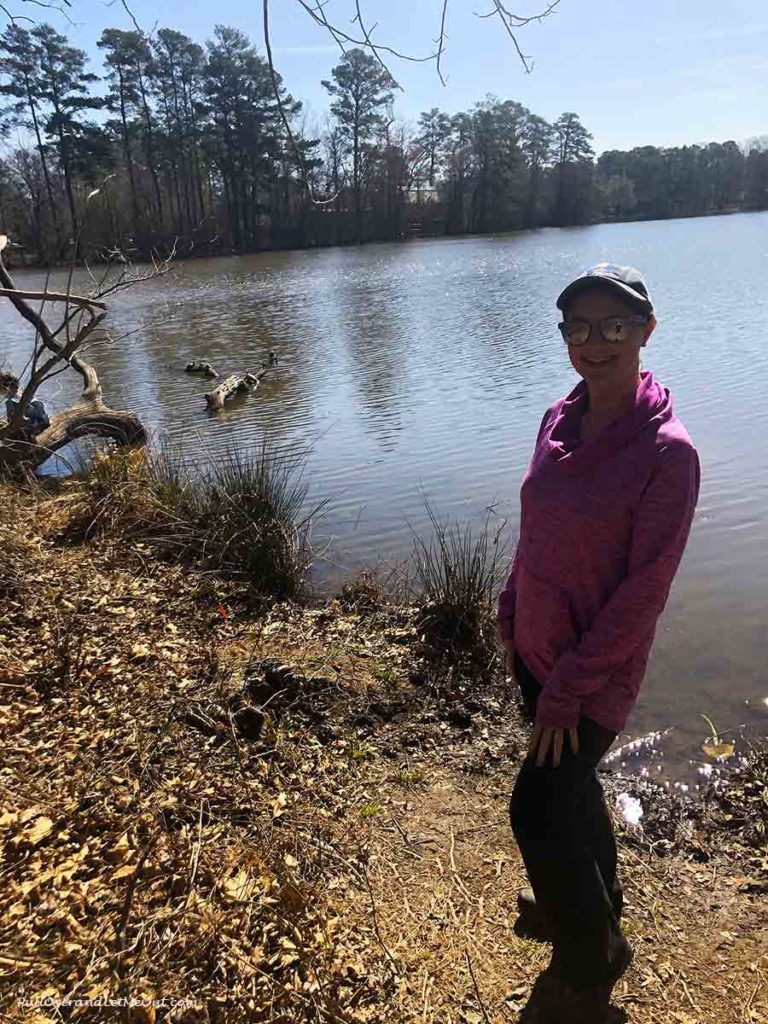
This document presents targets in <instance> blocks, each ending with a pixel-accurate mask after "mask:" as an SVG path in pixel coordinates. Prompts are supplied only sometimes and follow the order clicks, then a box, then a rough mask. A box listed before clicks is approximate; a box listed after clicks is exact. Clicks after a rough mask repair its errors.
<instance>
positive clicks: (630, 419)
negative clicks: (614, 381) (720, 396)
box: [547, 370, 674, 473]
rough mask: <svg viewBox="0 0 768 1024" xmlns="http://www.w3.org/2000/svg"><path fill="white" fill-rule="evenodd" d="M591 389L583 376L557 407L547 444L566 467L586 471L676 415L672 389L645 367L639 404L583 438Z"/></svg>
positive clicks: (640, 387)
mask: <svg viewBox="0 0 768 1024" xmlns="http://www.w3.org/2000/svg"><path fill="white" fill-rule="evenodd" d="M588 399H589V392H588V388H587V383H586V381H585V380H583V379H582V380H580V381H579V383H578V384H577V385H576V387H575V388H574V389H573V391H571V393H570V394H569V395H567V396H566V397H565V398H564V399H563V400H562V403H561V404H560V406H559V408H557V409H556V413H555V419H554V422H553V424H552V428H551V431H550V433H549V437H548V439H547V445H548V450H549V455H550V457H551V458H552V459H554V460H555V461H557V462H559V463H561V466H562V468H563V469H564V470H568V471H569V472H573V473H583V472H586V471H587V470H588V469H589V468H590V467H591V466H593V465H595V463H598V462H601V461H602V460H603V459H605V458H607V457H608V456H610V455H612V454H613V453H614V452H616V451H618V450H619V448H621V447H622V446H623V445H625V444H627V443H628V442H629V441H632V440H633V439H635V438H636V437H637V435H638V434H639V433H641V432H643V433H644V432H645V431H651V432H652V433H653V435H654V436H655V435H656V433H657V432H658V430H659V428H660V427H661V425H662V424H663V423H666V422H668V421H669V420H670V419H672V417H673V416H674V410H673V407H672V393H671V391H670V390H669V388H666V387H664V385H663V384H659V382H658V381H656V380H654V377H653V374H652V373H651V371H650V370H641V372H640V383H639V384H638V387H637V392H636V394H635V407H634V409H630V410H629V411H628V412H626V413H623V414H622V415H621V416H619V417H617V418H616V419H615V420H613V421H612V422H611V423H609V424H607V426H606V427H604V428H603V430H601V431H600V433H599V434H598V435H597V436H596V437H594V438H592V440H590V441H587V442H584V441H582V440H581V437H580V433H581V420H582V417H583V416H584V413H585V412H586V409H587V404H588Z"/></svg>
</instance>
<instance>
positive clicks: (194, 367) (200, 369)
mask: <svg viewBox="0 0 768 1024" xmlns="http://www.w3.org/2000/svg"><path fill="white" fill-rule="evenodd" d="M184 372H185V373H202V374H203V375H204V376H206V377H210V378H211V379H212V380H213V379H214V378H218V376H219V375H218V373H216V371H215V370H214V368H213V367H212V366H211V364H210V363H200V362H195V361H192V362H191V363H187V365H186V366H185V367H184Z"/></svg>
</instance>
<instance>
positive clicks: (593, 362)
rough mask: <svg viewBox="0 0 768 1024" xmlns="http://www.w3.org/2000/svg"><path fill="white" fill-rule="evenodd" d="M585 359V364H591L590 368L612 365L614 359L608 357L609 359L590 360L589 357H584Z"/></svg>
mask: <svg viewBox="0 0 768 1024" xmlns="http://www.w3.org/2000/svg"><path fill="white" fill-rule="evenodd" d="M583 358H584V362H585V363H589V364H590V366H602V365H603V364H604V363H610V362H611V361H612V360H613V358H614V357H613V356H608V358H607V359H588V358H587V356H584V357H583Z"/></svg>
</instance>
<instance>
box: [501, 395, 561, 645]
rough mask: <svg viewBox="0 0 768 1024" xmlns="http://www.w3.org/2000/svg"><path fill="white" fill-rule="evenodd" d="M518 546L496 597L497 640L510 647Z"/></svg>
mask: <svg viewBox="0 0 768 1024" xmlns="http://www.w3.org/2000/svg"><path fill="white" fill-rule="evenodd" d="M553 408H554V407H553V406H550V407H549V408H548V409H547V411H546V412H545V413H544V416H543V417H542V420H541V423H540V425H539V432H538V434H537V435H536V445H537V446H538V444H539V442H540V441H541V435H542V434H543V433H544V428H545V426H546V424H547V420H548V419H549V415H550V413H551V412H552V409H553ZM519 547H520V544H519V542H518V545H517V547H516V548H515V554H514V556H513V558H512V566H511V568H510V571H509V575H508V576H507V581H506V583H505V584H504V586H503V588H502V590H501V593H500V594H499V597H498V603H497V612H496V623H497V626H498V630H499V638H500V639H501V642H502V643H503V644H504V645H505V646H511V645H512V638H513V636H514V623H515V586H516V579H517V552H518V550H519Z"/></svg>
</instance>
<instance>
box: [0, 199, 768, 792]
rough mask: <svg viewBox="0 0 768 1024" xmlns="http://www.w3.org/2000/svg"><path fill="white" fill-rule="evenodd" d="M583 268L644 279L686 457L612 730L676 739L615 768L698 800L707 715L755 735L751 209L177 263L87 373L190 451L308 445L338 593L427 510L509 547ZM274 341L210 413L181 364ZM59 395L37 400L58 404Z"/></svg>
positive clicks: (764, 569)
mask: <svg viewBox="0 0 768 1024" xmlns="http://www.w3.org/2000/svg"><path fill="white" fill-rule="evenodd" d="M599 260H610V261H612V262H617V263H631V264H634V265H635V266H637V267H639V268H640V269H641V271H642V272H643V273H644V275H645V276H646V278H647V280H648V283H649V287H650V289H651V293H652V296H653V298H654V301H655V304H656V308H657V316H658V320H659V325H658V327H657V328H656V331H655V333H654V334H653V337H652V338H651V340H650V342H649V343H648V346H647V347H646V349H644V350H643V364H644V368H646V369H650V370H652V371H653V373H654V375H655V376H656V377H657V378H658V379H659V380H660V381H661V382H662V383H663V384H665V385H667V386H668V387H669V388H670V389H671V391H672V393H673V398H674V403H675V409H676V411H677V414H678V415H679V416H680V418H681V419H682V421H683V422H684V424H685V425H686V427H687V429H688V431H689V433H690V435H691V437H692V439H693V441H694V444H695V445H696V446H697V448H698V450H699V453H700V457H701V463H702V485H701V495H700V499H699V505H698V509H697V515H696V520H695V522H694V526H693V529H692V533H691V537H690V540H689V543H688V548H687V550H686V553H685V555H684V558H683V562H682V564H681V567H680V570H679V572H678V575H677V578H676V580H675V583H674V585H673V588H672V592H671V595H670V598H669V601H668V603H667V607H666V609H665V612H664V615H663V618H662V620H661V622H660V624H659V628H658V631H657V638H656V643H655V646H654V649H653V653H652V656H651V660H650V662H649V668H648V674H647V677H646V680H645V683H644V686H643V690H642V693H641V697H640V699H639V701H638V704H637V706H636V708H635V710H634V712H633V715H632V718H631V720H630V723H629V727H628V729H629V734H630V736H638V735H641V734H644V733H647V732H649V731H651V730H658V729H665V728H667V727H672V731H671V732H670V733H669V734H668V735H667V736H666V737H665V738H664V740H663V742H662V743H660V744H659V750H658V752H657V754H655V755H653V757H651V760H650V761H649V756H648V755H647V754H641V755H636V756H635V757H634V758H633V757H630V758H629V759H628V762H627V768H628V769H629V768H630V767H631V766H634V765H640V764H641V763H642V764H643V765H645V766H648V765H649V764H650V767H651V770H652V771H653V772H656V771H657V767H656V761H655V760H654V758H655V759H656V760H658V763H659V764H661V765H664V764H667V765H668V769H667V771H668V772H669V773H670V775H669V777H677V778H678V780H681V779H687V780H688V781H689V782H690V783H691V784H695V783H696V782H697V781H698V782H700V781H701V779H700V778H698V777H697V776H696V765H695V764H692V763H691V760H693V761H696V760H697V759H698V760H700V761H705V760H706V758H705V757H704V756H703V755H702V754H701V753H700V752H699V751H698V748H699V746H700V744H701V742H702V740H703V739H704V737H705V735H706V733H707V732H708V727H707V726H706V724H705V723H704V721H703V719H702V718H701V717H700V713H701V712H704V713H706V714H707V715H709V716H710V718H712V719H713V720H714V722H715V724H716V725H717V727H718V729H719V730H721V731H726V730H737V733H736V735H738V734H739V733H740V731H741V730H740V728H739V727H741V726H746V727H747V733H748V734H749V733H750V732H752V733H762V734H763V735H765V734H766V733H768V704H766V699H767V698H768V678H767V676H768V672H767V671H766V664H767V663H768V630H767V629H766V623H767V622H768V556H767V555H766V549H767V546H768V521H767V520H766V514H765V510H766V508H767V507H768V440H767V438H768V402H767V401H766V396H767V395H768V284H767V282H768V213H759V214H739V215H734V216H727V217H711V218H701V219H692V220H674V221H656V222H647V223H637V224H615V225H600V226H594V227H583V228H571V229H546V230H539V231H533V232H525V233H519V234H515V235H505V236H497V237H483V238H477V237H473V238H462V239H455V240H453V239H440V240H424V241H411V242H407V243H394V244H382V245H368V246H364V247H361V248H343V249H333V250H323V251H309V252H288V253H269V254H261V255H252V256H244V257H239V258H225V259H216V260H206V261H200V262H188V263H185V264H180V265H179V266H178V267H177V269H176V270H175V271H174V272H173V273H172V274H171V275H169V276H167V277H165V278H163V279H161V280H155V281H152V282H150V283H147V284H144V285H141V286H139V287H137V288H135V289H133V290H131V291H129V292H126V293H123V294H121V295H118V296H116V297H115V298H114V301H113V303H112V306H111V313H110V317H109V321H108V322H109V324H110V328H111V331H112V334H113V335H114V337H115V340H114V341H113V342H112V343H111V344H109V345H107V344H105V343H101V342H100V343H98V345H97V346H96V347H97V352H96V354H95V357H94V361H95V362H96V363H97V365H98V367H99V369H100V376H101V381H102V384H103V387H104V393H105V397H106V399H107V401H108V402H109V403H110V404H111V405H113V406H115V407H118V408H119V407H132V408H133V409H135V410H137V411H138V412H139V413H141V414H142V415H143V416H144V418H145V420H146V422H147V423H148V424H149V425H150V426H151V428H152V429H153V430H154V431H156V432H157V434H158V435H161V436H164V437H167V438H169V439H172V440H175V441H177V442H179V443H180V444H181V445H182V446H183V448H184V450H185V452H186V454H187V455H188V456H190V457H193V458H195V459H198V460H201V461H204V460H209V459H214V458H216V456H217V454H218V453H221V452H222V451H224V450H225V449H226V448H227V446H229V445H232V444H235V445H237V446H239V447H246V446H248V445H251V444H254V443H257V442H259V441H260V440H261V438H262V436H263V435H265V434H266V435H268V437H269V439H270V440H271V442H272V443H273V445H276V446H278V447H282V446H285V447H286V448H287V447H289V446H291V445H295V444H297V443H298V444H300V445H301V446H305V447H307V448H308V450H309V454H308V464H307V475H308V480H309V482H310V484H311V489H310V499H311V500H317V499H319V498H321V497H325V496H329V497H330V498H331V509H330V510H329V511H328V512H327V513H326V515H325V517H324V519H323V520H322V522H320V523H319V524H318V525H317V526H316V527H315V530H314V534H313V537H314V541H315V544H316V545H317V546H319V547H323V546H325V545H329V547H328V549H327V550H326V551H325V553H324V555H322V556H321V557H318V559H317V561H316V564H315V569H314V573H315V576H314V579H315V580H316V581H317V582H319V583H322V584H327V585H330V586H336V585H338V584H339V583H340V582H341V581H343V580H344V579H345V578H348V577H349V576H350V575H352V574H353V572H354V571H355V569H356V568H357V567H358V566H359V565H361V564H363V563H365V562H368V561H372V560H375V559H378V558H385V559H389V560H394V561H397V560H402V559H404V558H405V557H406V556H407V555H408V554H409V552H410V550H411V547H412V533H411V529H410V527H411V526H412V527H413V528H414V529H415V530H416V531H417V532H418V533H419V534H420V535H423V536H426V535H427V526H428V517H427V512H426V508H425V504H424V502H425V498H426V499H427V500H428V501H429V503H430V505H432V507H433V508H434V509H435V510H436V511H437V513H438V514H439V516H441V517H450V518H451V519H452V520H458V521H459V523H461V524H465V523H468V522H472V523H476V524H477V526H478V527H479V526H480V525H481V524H482V522H483V520H484V519H485V516H486V514H487V513H486V510H487V509H488V508H489V507H490V508H492V509H493V514H494V515H498V516H500V517H502V519H506V520H507V525H506V527H505V534H504V536H505V537H506V538H507V539H508V541H509V542H510V544H512V543H513V542H514V539H515V538H516V536H517V529H518V524H519V488H520V483H521V480H522V477H523V474H524V472H525V469H526V467H527V464H528V460H529V458H530V454H531V451H532V446H533V443H534V439H535V436H536V432H537V429H538V426H539V423H540V421H541V416H542V414H543V412H544V409H545V408H546V407H547V406H548V405H550V404H551V403H552V402H553V401H554V400H555V399H556V398H558V397H560V396H562V395H564V394H566V393H568V392H569V391H570V390H571V389H572V388H573V387H574V386H575V384H576V383H577V382H578V377H577V375H576V374H575V371H574V370H573V368H572V367H571V365H570V362H569V360H568V356H567V352H566V349H565V346H564V345H563V343H562V341H561V340H560V336H559V334H558V332H557V330H556V327H555V324H556V322H557V319H558V312H557V310H556V309H555V306H554V300H555V297H556V295H557V294H558V292H559V291H560V289H561V288H562V287H563V286H564V285H565V284H566V283H567V282H568V281H569V280H571V279H572V278H573V277H574V276H576V274H577V273H578V272H579V271H580V270H581V269H582V268H583V267H585V266H588V265H589V264H591V263H595V262H598V261H599ZM16 277H17V282H18V283H22V282H23V283H24V284H26V285H27V286H28V287H32V286H34V285H35V284H37V285H38V286H39V284H40V282H41V279H40V277H39V275H33V274H31V273H29V272H24V273H17V275H16ZM60 283H61V281H60V280H57V279H56V276H54V278H53V279H52V287H53V286H54V285H60ZM0 324H2V330H3V338H2V340H0V361H5V362H6V363H8V362H10V363H12V364H13V365H14V367H15V368H16V369H20V368H21V365H23V364H22V361H21V358H20V355H21V352H22V351H23V348H24V340H25V338H28V334H27V332H26V329H25V328H24V327H23V326H21V325H20V323H19V322H18V321H17V318H16V317H15V315H14V314H13V313H12V311H11V310H10V309H9V308H8V306H7V304H3V307H2V308H0ZM270 349H273V350H274V351H275V352H276V353H277V354H278V358H279V365H278V366H277V367H275V368H274V369H273V370H271V371H270V373H269V374H268V375H267V376H266V377H265V379H264V380H263V381H262V384H261V386H260V387H259V389H258V391H257V393H256V394H254V395H251V396H249V397H248V398H247V399H245V400H243V401H240V402H238V404H237V405H236V406H235V407H234V408H232V409H230V410H227V411H226V412H225V413H224V414H221V415H219V416H218V417H216V418H211V417H210V416H209V415H208V414H207V413H206V410H205V403H204V401H203V397H202V396H203V392H204V391H206V390H208V389H209V388H210V384H208V383H206V382H204V381H202V380H200V379H196V378H195V377H192V376H189V375H187V374H185V373H184V372H183V366H184V365H185V363H186V362H187V361H188V360H190V359H192V358H196V359H204V360H206V361H209V362H211V363H212V364H213V365H214V366H215V367H216V369H217V370H218V371H219V373H221V374H225V373H227V372H229V371H233V370H238V369H243V368H246V367H251V368H253V367H258V366H259V364H260V363H261V361H262V360H265V359H266V357H267V352H268V351H269V350H270ZM4 357H5V358H4ZM58 380H59V381H60V383H57V384H56V387H55V388H51V389H50V390H49V392H48V393H47V395H46V397H47V398H48V400H49V404H50V406H51V407H53V408H57V407H60V406H62V405H63V404H65V403H66V402H67V401H68V400H69V398H71V397H72V396H73V395H74V394H75V393H76V392H75V390H74V389H73V386H74V387H75V388H76V385H77V380H75V381H74V382H67V381H66V380H65V379H64V377H60V378H59V379H58ZM409 524H410V525H409ZM510 556H511V547H510ZM651 762H653V763H651ZM667 771H662V772H661V775H662V776H665V775H667Z"/></svg>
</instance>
